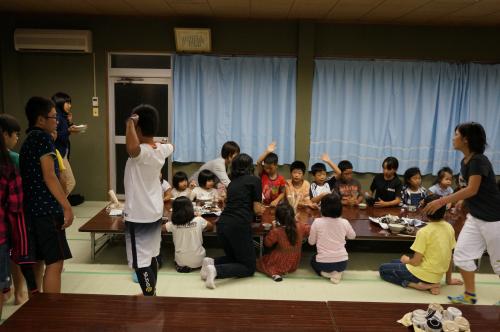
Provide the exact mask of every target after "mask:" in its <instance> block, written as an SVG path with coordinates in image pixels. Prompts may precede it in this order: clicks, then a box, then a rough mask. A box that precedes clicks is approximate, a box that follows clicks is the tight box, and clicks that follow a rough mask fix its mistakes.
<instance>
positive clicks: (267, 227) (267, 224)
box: [262, 223, 273, 231]
mask: <svg viewBox="0 0 500 332" xmlns="http://www.w3.org/2000/svg"><path fill="white" fill-rule="evenodd" d="M262 227H263V228H264V230H265V231H269V230H271V228H272V227H273V224H271V223H262Z"/></svg>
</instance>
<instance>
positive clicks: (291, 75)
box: [173, 55, 296, 164]
mask: <svg viewBox="0 0 500 332" xmlns="http://www.w3.org/2000/svg"><path fill="white" fill-rule="evenodd" d="M295 82H296V59H295V58H277V57H218V56H203V55H178V56H176V57H175V63H174V113H173V114H174V144H175V147H176V148H175V152H174V160H175V161H178V162H193V161H198V162H204V161H207V160H211V159H214V158H216V157H218V156H220V148H221V146H222V144H224V142H226V141H228V140H233V141H236V142H237V143H238V144H239V145H240V147H241V151H242V152H245V153H248V154H249V155H251V156H252V157H253V158H254V159H255V158H257V157H258V156H259V155H260V154H261V153H262V152H263V151H264V149H265V148H266V147H267V145H268V144H269V143H270V142H272V141H276V142H277V151H276V153H277V154H278V156H279V159H280V164H283V163H290V162H292V161H293V158H294V154H295V134H294V133H295Z"/></svg>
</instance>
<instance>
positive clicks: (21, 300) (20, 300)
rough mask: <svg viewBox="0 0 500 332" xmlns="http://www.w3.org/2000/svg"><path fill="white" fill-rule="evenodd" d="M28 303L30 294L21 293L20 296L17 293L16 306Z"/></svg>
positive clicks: (15, 295) (15, 296) (15, 297)
mask: <svg viewBox="0 0 500 332" xmlns="http://www.w3.org/2000/svg"><path fill="white" fill-rule="evenodd" d="M26 301H28V293H26V292H21V293H20V294H18V293H17V292H16V293H15V294H14V305H20V304H24V302H26Z"/></svg>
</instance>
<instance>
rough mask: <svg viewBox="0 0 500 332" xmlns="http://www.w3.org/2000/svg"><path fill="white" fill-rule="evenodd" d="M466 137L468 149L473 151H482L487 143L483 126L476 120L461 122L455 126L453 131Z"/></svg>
mask: <svg viewBox="0 0 500 332" xmlns="http://www.w3.org/2000/svg"><path fill="white" fill-rule="evenodd" d="M457 130H458V132H459V133H460V135H461V136H462V137H464V138H467V142H468V145H469V150H471V151H472V152H475V153H484V150H485V149H486V146H487V145H488V143H487V142H486V132H485V131H484V128H483V126H481V124H479V123H477V122H466V123H461V124H459V125H458V126H456V127H455V131H457Z"/></svg>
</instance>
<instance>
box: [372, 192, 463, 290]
mask: <svg viewBox="0 0 500 332" xmlns="http://www.w3.org/2000/svg"><path fill="white" fill-rule="evenodd" d="M437 199H439V196H437V195H430V196H427V197H426V198H425V199H424V203H425V204H428V203H429V202H432V201H434V200H437ZM445 212H446V206H443V207H441V208H440V209H439V210H437V211H436V212H434V213H433V214H432V215H428V216H427V217H428V218H429V222H428V223H427V226H425V227H424V228H422V229H420V230H419V231H418V232H417V237H416V238H415V241H414V242H413V244H412V246H411V249H412V250H413V251H414V252H415V254H414V255H413V257H412V258H410V257H408V256H407V255H403V256H401V258H400V259H397V260H393V261H391V262H390V263H386V264H382V265H381V266H380V267H379V273H380V277H381V278H382V279H384V280H385V281H388V282H391V283H393V284H396V285H401V286H403V287H405V288H406V287H411V288H415V289H418V290H429V291H430V292H431V293H432V294H435V295H436V294H439V292H440V287H441V285H440V282H441V279H442V278H443V274H445V273H446V283H447V284H448V285H461V284H462V281H461V280H459V279H452V278H451V270H452V260H451V255H452V250H453V248H454V247H455V243H456V242H455V231H454V230H453V227H452V226H451V225H450V224H449V223H448V222H446V221H444V220H443V217H444V214H445Z"/></svg>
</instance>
